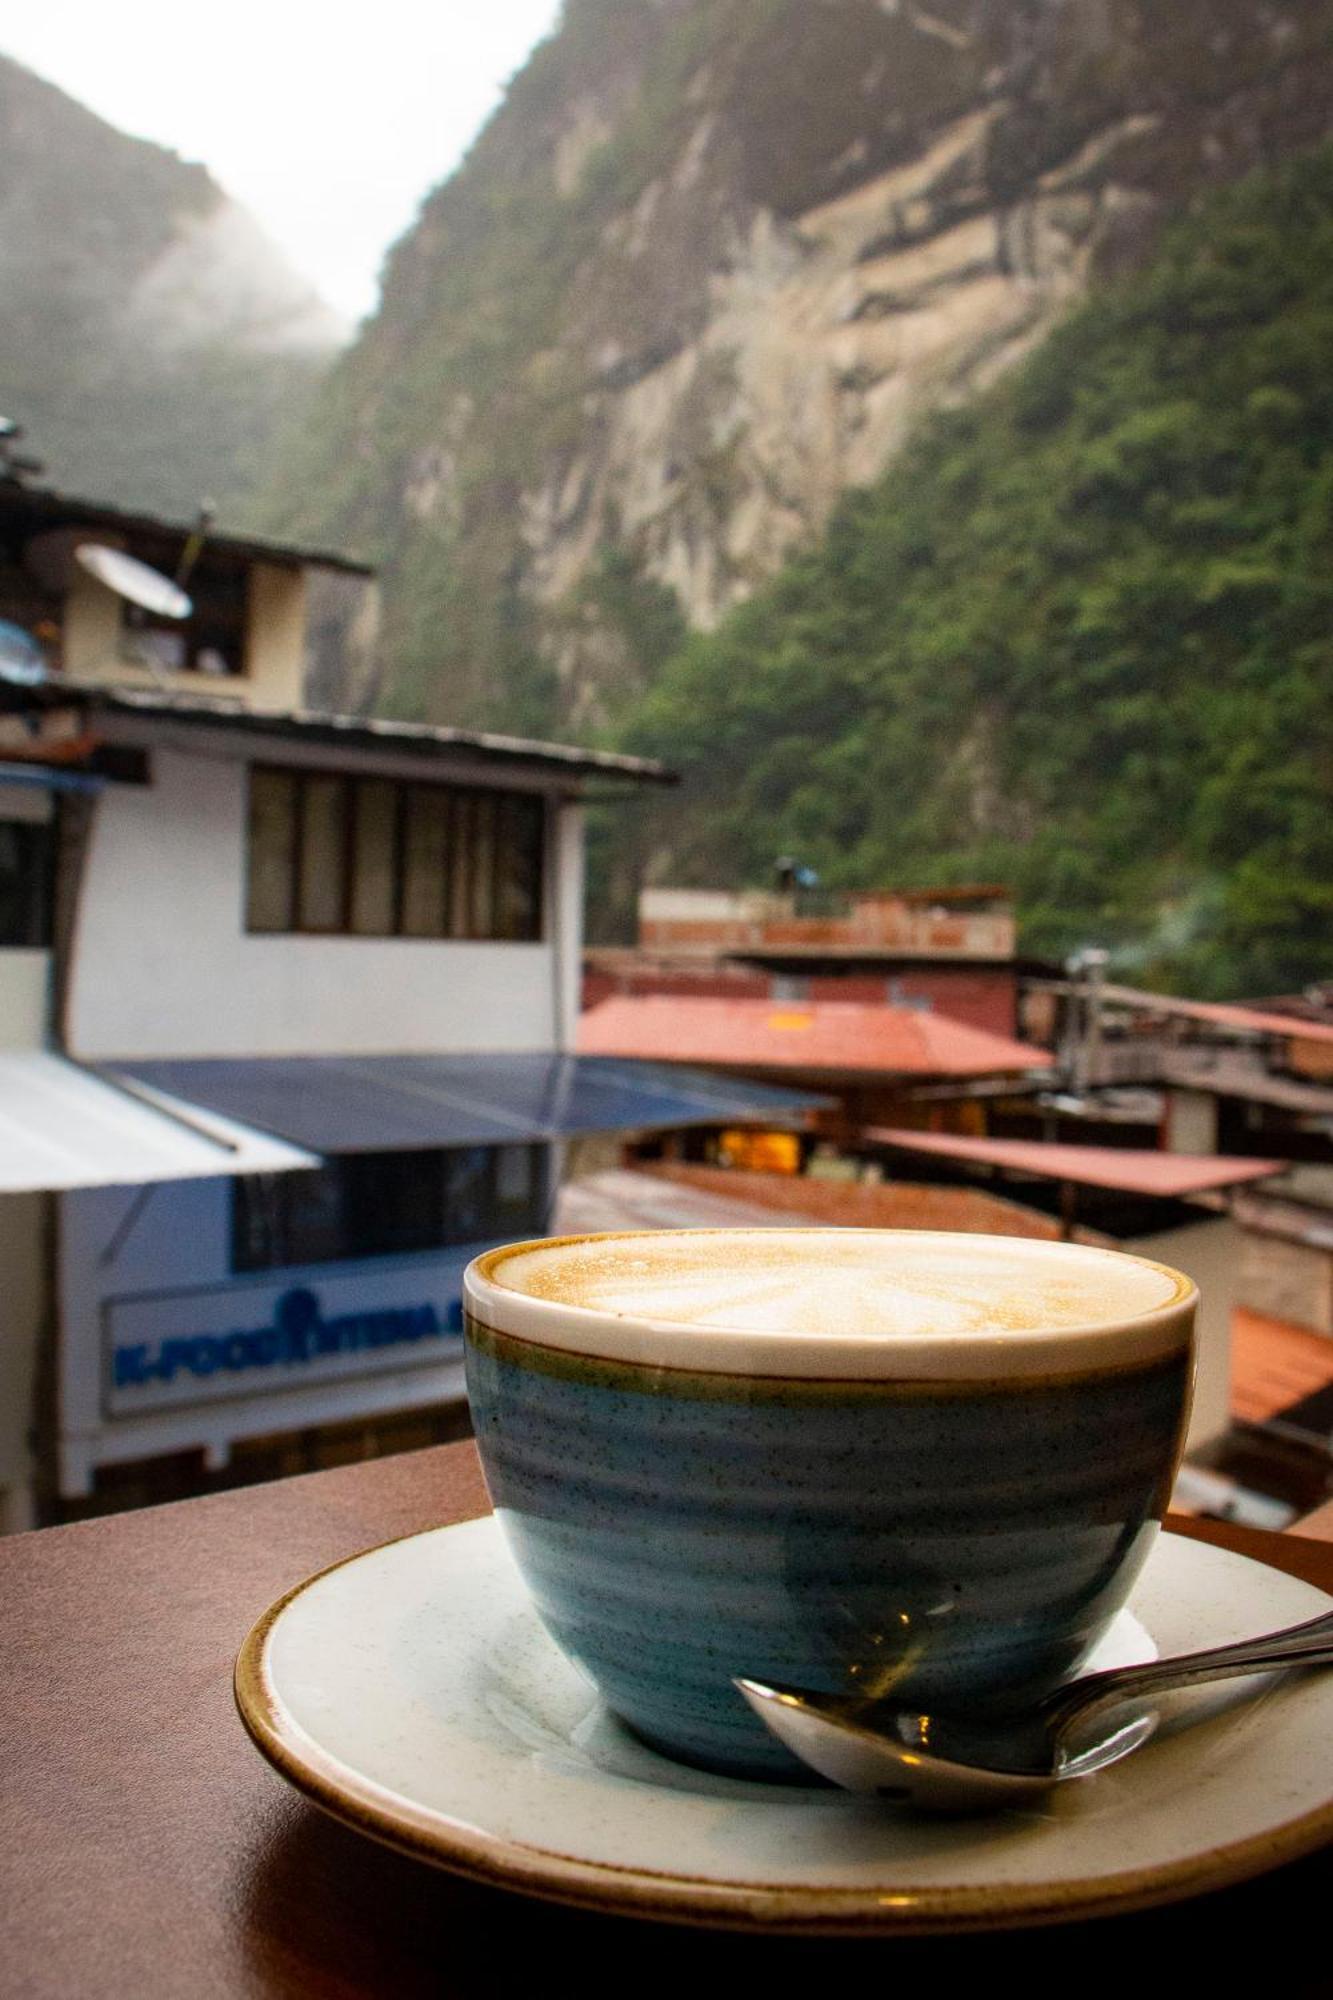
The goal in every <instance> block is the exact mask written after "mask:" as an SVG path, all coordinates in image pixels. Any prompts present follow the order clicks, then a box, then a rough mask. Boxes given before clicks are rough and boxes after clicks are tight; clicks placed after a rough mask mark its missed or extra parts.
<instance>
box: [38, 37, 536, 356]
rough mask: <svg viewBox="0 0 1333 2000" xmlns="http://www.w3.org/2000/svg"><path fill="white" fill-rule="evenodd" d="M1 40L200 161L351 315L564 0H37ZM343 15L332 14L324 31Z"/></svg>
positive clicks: (104, 114)
mask: <svg viewBox="0 0 1333 2000" xmlns="http://www.w3.org/2000/svg"><path fill="white" fill-rule="evenodd" d="M7 11H9V12H10V14H11V18H10V20H9V21H8V22H7V23H6V24H5V26H4V28H3V29H0V49H3V51H4V53H5V54H6V55H10V56H13V57H14V58H15V59H16V61H18V62H21V63H24V64H26V65H27V67H28V68H29V69H34V70H36V71H37V72H38V74H39V75H41V76H44V77H45V78H46V79H47V80H48V82H50V83H54V84H58V85H59V87H60V88H61V89H62V90H64V91H67V92H68V93H69V95H70V96H71V97H76V98H78V100H79V101H80V103H82V104H85V105H87V106H88V108H89V110H91V111H95V112H97V114H98V116H99V117H101V118H105V119H106V120H107V121H108V122H109V123H110V124H112V125H116V126H119V127H120V129H121V130H122V131H124V132H129V133H132V134H133V135H134V136H135V137H137V138H142V139H155V140H156V141H157V142H158V144H159V145H163V146H170V147H171V148H172V149H173V150H174V151H176V152H178V153H180V154H181V155H182V156H183V157H184V158H185V159H187V160H201V161H202V162H203V164H204V165H205V166H206V167H208V168H209V169H210V171H211V172H212V173H213V175H214V177H215V178H216V179H217V180H219V181H220V182H221V183H222V185H223V187H224V188H225V189H226V190H227V192H228V193H229V194H231V195H233V196H235V197H236V199H237V200H239V201H242V202H244V203H245V205H246V207H247V208H249V209H250V210H251V212H252V213H253V214H254V215H255V216H257V217H258V219H259V221H260V222H261V223H262V224H263V225H264V227H265V229H266V230H267V231H268V233H269V235H270V236H271V237H272V238H273V239H274V241H275V242H276V243H278V244H279V246H280V247H281V248H282V249H283V250H284V251H285V252H286V254H287V257H288V259H289V260H290V261H291V263H292V264H294V265H295V267H296V269H297V270H298V271H300V272H302V273H303V275H305V276H306V277H308V278H310V279H311V280H312V281H313V283H314V284H315V286H316V288H317V289H318V290H319V291H320V292H321V293H322V295H323V296H324V298H325V299H326V300H327V301H328V303H329V304H330V305H332V306H334V307H335V308H336V309H337V310H338V311H339V312H341V313H343V314H345V315H346V317H347V318H348V319H350V320H357V319H360V318H362V317H363V316H364V315H365V314H366V313H368V312H369V311H370V310H371V309H372V307H373V306H374V304H375V300H376V296H377V291H378V273H379V268H380V264H381V261H382V259H383V257H384V253H385V251H386V250H387V249H388V247H389V245H390V244H391V243H392V242H394V240H395V239H396V238H397V237H399V236H401V235H402V233H403V231H404V230H405V229H406V228H407V227H408V225H409V223H410V222H411V221H412V218H413V216H414V215H415V214H416V211H417V208H418V206H419V204H420V202H421V200H422V197H423V196H424V195H425V194H426V193H427V192H428V190H429V189H430V188H431V187H433V186H434V185H435V183H436V182H437V181H440V180H442V179H443V178H444V176H445V175H446V174H447V173H448V172H449V171H450V169H451V168H452V167H453V166H455V165H456V164H457V162H458V161H459V160H460V159H461V158H462V156H463V154H464V152H465V151H466V150H467V147H468V144H469V143H470V141H471V140H472V139H473V138H474V137H475V135H476V133H477V131H478V130H479V129H480V127H481V125H482V124H483V123H484V121H485V119H486V117H487V114H488V113H489V112H490V111H491V110H492V109H493V107H494V106H495V104H496V103H497V102H498V100H499V97H500V94H501V92H502V90H503V88H504V85H505V83H506V82H507V80H508V79H509V77H511V76H512V75H513V74H514V72H515V70H517V69H519V68H520V67H521V66H522V63H523V61H524V58H525V57H526V56H527V54H528V52H529V50H530V49H531V48H532V47H533V45H534V44H535V43H536V42H538V41H540V40H541V38H542V37H543V36H544V35H545V34H547V33H548V32H549V31H550V29H551V28H552V27H553V26H554V24H555V19H556V16H557V14H558V12H559V0H370V4H366V5H357V6H353V7H349V9H348V12H347V15H346V16H345V17H343V19H344V20H345V22H346V24H347V25H345V26H344V25H341V24H339V10H338V9H337V8H336V7H333V6H329V5H327V4H314V0H228V4H227V5H226V7H225V8H222V9H219V8H216V7H212V8H207V9H203V8H189V7H183V6H182V5H181V4H180V0H109V4H108V0H102V4H97V0H41V5H40V6H35V7H29V8H25V9H23V10H19V9H13V10H7ZM331 24H336V25H331Z"/></svg>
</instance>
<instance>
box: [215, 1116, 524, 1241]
mask: <svg viewBox="0 0 1333 2000" xmlns="http://www.w3.org/2000/svg"><path fill="white" fill-rule="evenodd" d="M542 1153H543V1148H542V1147H541V1146H454V1147H446V1148H442V1149H438V1150H435V1151H432V1152H424V1153H353V1154H348V1155H347V1156H346V1157H345V1158H342V1159H337V1160H331V1161H330V1162H329V1163H328V1165H327V1166H323V1167H315V1168H313V1169H311V1170H310V1171H309V1172H298V1173H291V1174H251V1175H248V1176H247V1177H245V1178H244V1179H238V1180H234V1181H233V1182H232V1269H233V1270H235V1271H266V1270H274V1269H285V1268H286V1267H288V1266H290V1265H294V1264H329V1263H338V1262H342V1261H344V1260H352V1259H356V1258H361V1257H396V1256H402V1255H405V1254H407V1253H409V1252H413V1251H420V1250H440V1249H445V1248H447V1247H448V1246H449V1245H450V1244H455V1243H485V1242H503V1241H505V1240H506V1239H507V1238H512V1237H516V1236H530V1235H535V1234H539V1233H540V1232H541V1231H542V1230H543V1229H544V1228H545V1226H546V1216H545V1199H544V1196H545V1174H544V1171H543V1164H542Z"/></svg>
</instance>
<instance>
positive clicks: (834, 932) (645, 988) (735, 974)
mask: <svg viewBox="0 0 1333 2000" xmlns="http://www.w3.org/2000/svg"><path fill="white" fill-rule="evenodd" d="M1035 969H1036V968H1035V966H1028V965H1027V964H1026V962H1024V964H1021V965H1020V962H1019V961H1018V959H1017V958H1016V956H1015V920H1014V912H1013V904H1012V900H1011V898H1010V896H1009V893H1008V891H1007V890H1006V889H1004V888H1003V887H1000V886H998V885H996V884H993V883H986V884H980V885H972V886H967V887H962V888H929V889H886V890H867V891H851V892H847V893H843V892H840V891H832V890H823V889H814V888H799V887H789V888H784V889H774V890H762V889H746V890H739V891H735V892H732V891H727V890H715V889H669V888H659V889H645V890H643V891H642V892H641V893H640V896H639V908H638V944H637V947H636V948H635V949H633V950H626V949H623V948H620V949H616V948H607V947H601V948H597V949H593V950H591V951H589V953H588V965H587V979H586V983H585V1004H586V1005H594V1004H596V1002H598V1001H600V1000H603V999H606V998H608V997H610V996H611V995H613V994H624V995H634V994H645V993H669V992H680V993H688V992H694V993H696V994H705V993H708V992H713V993H720V994H728V993H729V994H733V995H735V996H736V997H738V998H739V997H742V996H745V995H748V996H750V997H753V998H769V999H774V1000H810V1001H815V1000H839V999H841V1000H847V1001H861V1002H868V1003H872V1004H873V1003H875V1002H883V1003H886V1004H888V1005H891V1006H899V1007H915V1008H919V1009H921V1010H923V1011H926V1012H938V1013H941V1014H945V1015H947V1016H948V1017H949V1018H950V1019H952V1020H957V1021H962V1022H964V1023H966V1024H967V1025H968V1026H970V1027H974V1028H981V1029H984V1030H985V1031H986V1032H987V1033H990V1034H995V1035H1009V1036H1012V1035H1013V1034H1014V1033H1015V1032H1016V1026H1017V1005H1018V980H1019V975H1020V972H1022V971H1024V970H1028V971H1031V970H1035Z"/></svg>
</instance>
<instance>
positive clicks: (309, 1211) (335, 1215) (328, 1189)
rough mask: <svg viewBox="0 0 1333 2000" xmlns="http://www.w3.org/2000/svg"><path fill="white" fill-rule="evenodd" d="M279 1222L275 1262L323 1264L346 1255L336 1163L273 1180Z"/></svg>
mask: <svg viewBox="0 0 1333 2000" xmlns="http://www.w3.org/2000/svg"><path fill="white" fill-rule="evenodd" d="M275 1179H276V1180H277V1182H278V1184H279V1187H278V1200H279V1202H280V1203H281V1205H282V1222H281V1230H280V1242H279V1245H278V1258H277V1261H278V1262H279V1263H282V1264H325V1263H329V1262H330V1261H332V1260H333V1259H335V1258H339V1257H345V1256H346V1255H347V1240H346V1232H345V1230H344V1228H343V1186H342V1169H341V1167H340V1166H339V1165H338V1163H337V1162H334V1164H333V1165H331V1166H328V1167H316V1168H315V1169H313V1171H311V1172H309V1173H307V1172H304V1171H298V1172H296V1173H292V1174H279V1175H276V1176H275Z"/></svg>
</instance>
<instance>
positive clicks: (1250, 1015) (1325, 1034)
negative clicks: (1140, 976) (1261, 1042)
mask: <svg viewBox="0 0 1333 2000" xmlns="http://www.w3.org/2000/svg"><path fill="white" fill-rule="evenodd" d="M1101 992H1102V997H1103V999H1105V1000H1110V1001H1114V1002H1117V1003H1118V1004H1121V1005H1124V1006H1128V1007H1134V1008H1137V1009H1139V1010H1140V1011H1141V1012H1143V1013H1145V1014H1172V1015H1179V1016H1180V1017H1181V1018H1182V1019H1183V1020H1186V1021H1206V1022H1208V1023H1210V1024H1211V1025H1213V1026H1215V1027H1219V1028H1238V1029H1240V1030H1242V1031H1243V1032H1244V1033H1246V1034H1256V1035H1283V1036H1285V1037H1286V1038H1287V1039H1288V1040H1289V1041H1297V1042H1333V1027H1329V1026H1328V1025H1326V1024H1321V1023H1320V1022H1318V1021H1303V1020H1298V1019H1297V1017H1296V1016H1295V1015H1294V1014H1274V1013H1271V1012H1269V1011H1267V1010H1265V1009H1264V1008H1261V1007H1242V1006H1237V1005H1233V1004H1232V1003H1231V1002H1229V1001H1220V1000H1177V999H1176V998H1175V996H1174V995H1173V994H1170V993H1145V992H1142V991H1140V989H1139V988H1138V987H1136V986H1111V985H1107V986H1103V987H1102V989H1101Z"/></svg>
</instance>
